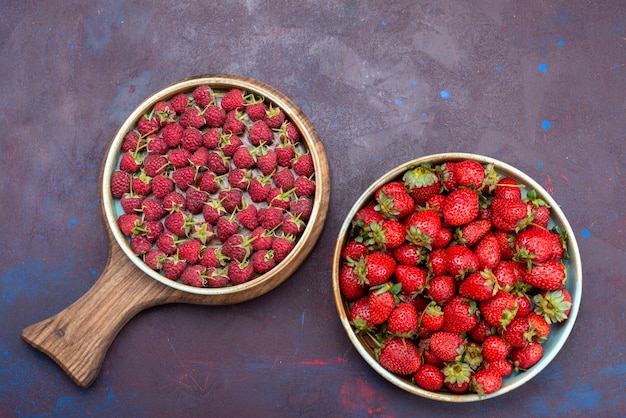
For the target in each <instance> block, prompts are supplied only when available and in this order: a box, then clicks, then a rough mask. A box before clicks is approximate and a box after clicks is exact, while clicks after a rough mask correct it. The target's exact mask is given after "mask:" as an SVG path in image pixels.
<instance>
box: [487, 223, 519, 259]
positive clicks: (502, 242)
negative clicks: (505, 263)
mask: <svg viewBox="0 0 626 418" xmlns="http://www.w3.org/2000/svg"><path fill="white" fill-rule="evenodd" d="M492 233H493V236H494V237H496V239H497V240H498V245H499V246H500V258H501V259H502V260H511V259H512V258H513V256H514V255H515V248H514V242H515V234H512V233H509V232H507V231H502V230H499V229H496V230H494V231H493V232H492Z"/></svg>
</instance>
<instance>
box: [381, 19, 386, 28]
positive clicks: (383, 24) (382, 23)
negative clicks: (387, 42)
mask: <svg viewBox="0 0 626 418" xmlns="http://www.w3.org/2000/svg"><path fill="white" fill-rule="evenodd" d="M380 26H382V27H383V28H384V27H385V26H387V22H385V21H384V20H383V21H382V22H380Z"/></svg>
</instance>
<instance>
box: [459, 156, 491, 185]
mask: <svg viewBox="0 0 626 418" xmlns="http://www.w3.org/2000/svg"><path fill="white" fill-rule="evenodd" d="M453 170H454V179H455V181H456V185H457V187H472V188H474V189H475V190H479V189H480V188H481V187H482V185H483V180H484V179H485V168H484V167H483V166H482V164H480V163H479V162H478V161H475V160H464V161H459V162H457V163H456V164H454V166H453Z"/></svg>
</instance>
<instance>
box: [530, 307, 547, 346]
mask: <svg viewBox="0 0 626 418" xmlns="http://www.w3.org/2000/svg"><path fill="white" fill-rule="evenodd" d="M526 319H527V320H528V323H529V324H530V338H531V339H532V340H533V341H536V342H538V343H541V344H542V343H544V342H545V341H546V339H547V338H548V335H550V323H549V322H548V321H546V320H545V318H544V317H543V316H541V315H538V314H536V313H535V312H530V313H529V314H528V316H527V317H526Z"/></svg>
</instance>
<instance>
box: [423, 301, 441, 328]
mask: <svg viewBox="0 0 626 418" xmlns="http://www.w3.org/2000/svg"><path fill="white" fill-rule="evenodd" d="M443 321H444V317H443V310H442V309H441V306H439V305H437V303H436V302H435V301H433V302H431V303H429V304H428V306H426V308H425V309H424V310H423V311H422V314H421V316H420V324H421V325H422V326H423V327H426V328H427V329H428V330H430V331H433V332H434V331H439V330H440V329H441V327H443Z"/></svg>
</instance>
